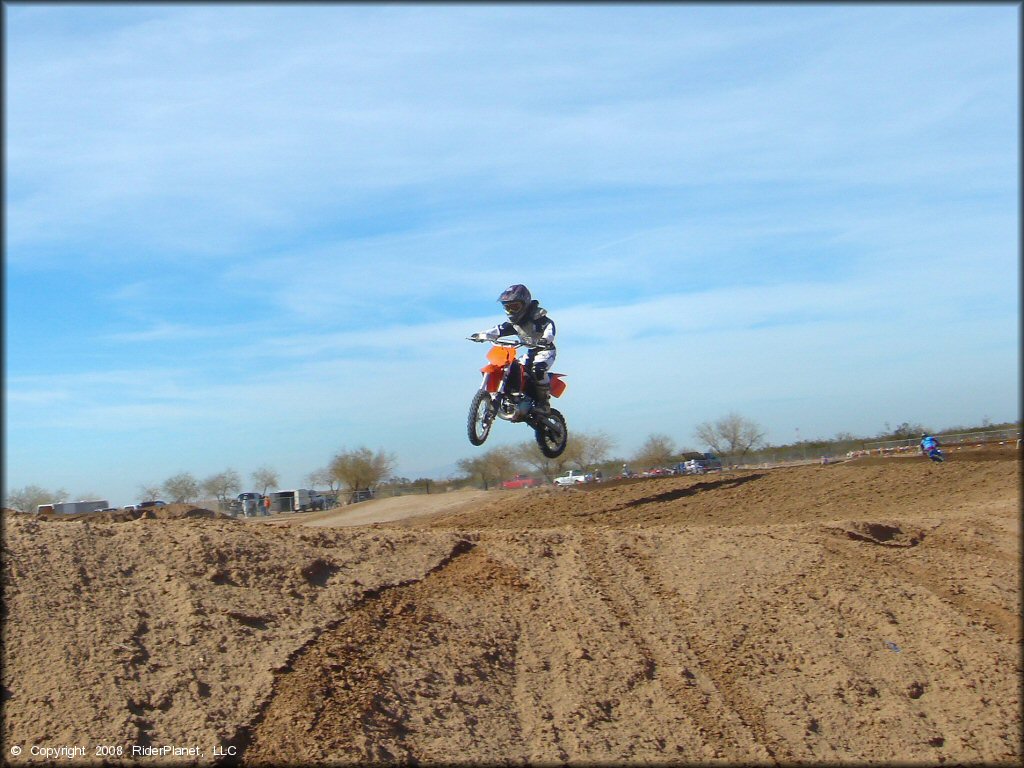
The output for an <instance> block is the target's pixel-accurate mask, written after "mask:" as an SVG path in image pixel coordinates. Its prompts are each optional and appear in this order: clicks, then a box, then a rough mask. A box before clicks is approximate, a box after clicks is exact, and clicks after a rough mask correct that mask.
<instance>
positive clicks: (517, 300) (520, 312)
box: [498, 283, 533, 323]
mask: <svg viewBox="0 0 1024 768" xmlns="http://www.w3.org/2000/svg"><path fill="white" fill-rule="evenodd" d="M498 301H500V302H501V306H503V307H504V308H505V314H506V315H508V319H509V320H511V321H512V322H513V323H518V322H519V321H520V320H522V319H523V318H524V317H525V316H526V312H527V311H528V310H529V309H530V302H531V301H533V297H532V296H530V289H529V288H527V287H526V286H525V285H520V284H519V283H516V284H515V285H510V286H509V287H508V288H506V289H505V290H504V291H502V294H501V296H499V297H498Z"/></svg>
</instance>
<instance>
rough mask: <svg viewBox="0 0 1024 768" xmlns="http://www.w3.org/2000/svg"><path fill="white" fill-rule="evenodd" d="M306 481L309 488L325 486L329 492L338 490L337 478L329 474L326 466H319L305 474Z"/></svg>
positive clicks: (329, 471)
mask: <svg viewBox="0 0 1024 768" xmlns="http://www.w3.org/2000/svg"><path fill="white" fill-rule="evenodd" d="M306 482H308V483H309V487H310V488H327V490H328V491H330V492H331V493H335V492H337V490H338V478H336V477H335V476H334V475H333V474H331V470H330V469H328V468H327V467H321V468H320V469H317V470H314V471H313V472H310V473H309V474H308V475H306Z"/></svg>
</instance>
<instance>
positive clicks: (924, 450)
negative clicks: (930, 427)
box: [921, 432, 939, 456]
mask: <svg viewBox="0 0 1024 768" xmlns="http://www.w3.org/2000/svg"><path fill="white" fill-rule="evenodd" d="M938 447H939V441H938V440H936V439H935V438H934V437H932V436H931V435H929V434H928V433H927V432H925V433H923V434H922V435H921V455H922V456H928V455H930V454H931V451H932V449H933V448H938Z"/></svg>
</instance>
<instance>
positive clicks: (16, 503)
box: [4, 485, 68, 512]
mask: <svg viewBox="0 0 1024 768" xmlns="http://www.w3.org/2000/svg"><path fill="white" fill-rule="evenodd" d="M67 498H68V493H67V491H65V490H64V489H63V488H59V489H58V490H56V491H48V490H46V489H45V488H40V487H39V486H38V485H26V486H25V487H24V488H15V489H12V490H10V491H8V492H7V493H6V494H5V496H4V506H5V507H10V508H11V509H17V510H20V511H22V512H35V511H36V508H37V507H38V506H39V505H40V504H56V503H58V502H61V501H67Z"/></svg>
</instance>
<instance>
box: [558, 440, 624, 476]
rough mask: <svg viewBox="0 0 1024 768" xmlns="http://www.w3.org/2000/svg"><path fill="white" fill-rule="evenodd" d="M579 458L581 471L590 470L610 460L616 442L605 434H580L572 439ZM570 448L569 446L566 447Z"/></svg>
mask: <svg viewBox="0 0 1024 768" xmlns="http://www.w3.org/2000/svg"><path fill="white" fill-rule="evenodd" d="M570 440H571V441H572V443H573V444H574V447H575V450H576V452H577V455H578V456H579V462H580V469H589V468H591V467H595V466H597V465H598V464H603V463H604V462H605V461H607V460H608V454H609V453H610V452H611V450H612V446H613V445H615V441H614V440H612V439H611V438H610V437H608V435H607V434H605V433H604V432H597V433H595V434H588V433H585V432H580V433H577V434H574V435H572V437H571V438H570ZM566 447H568V446H566Z"/></svg>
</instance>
